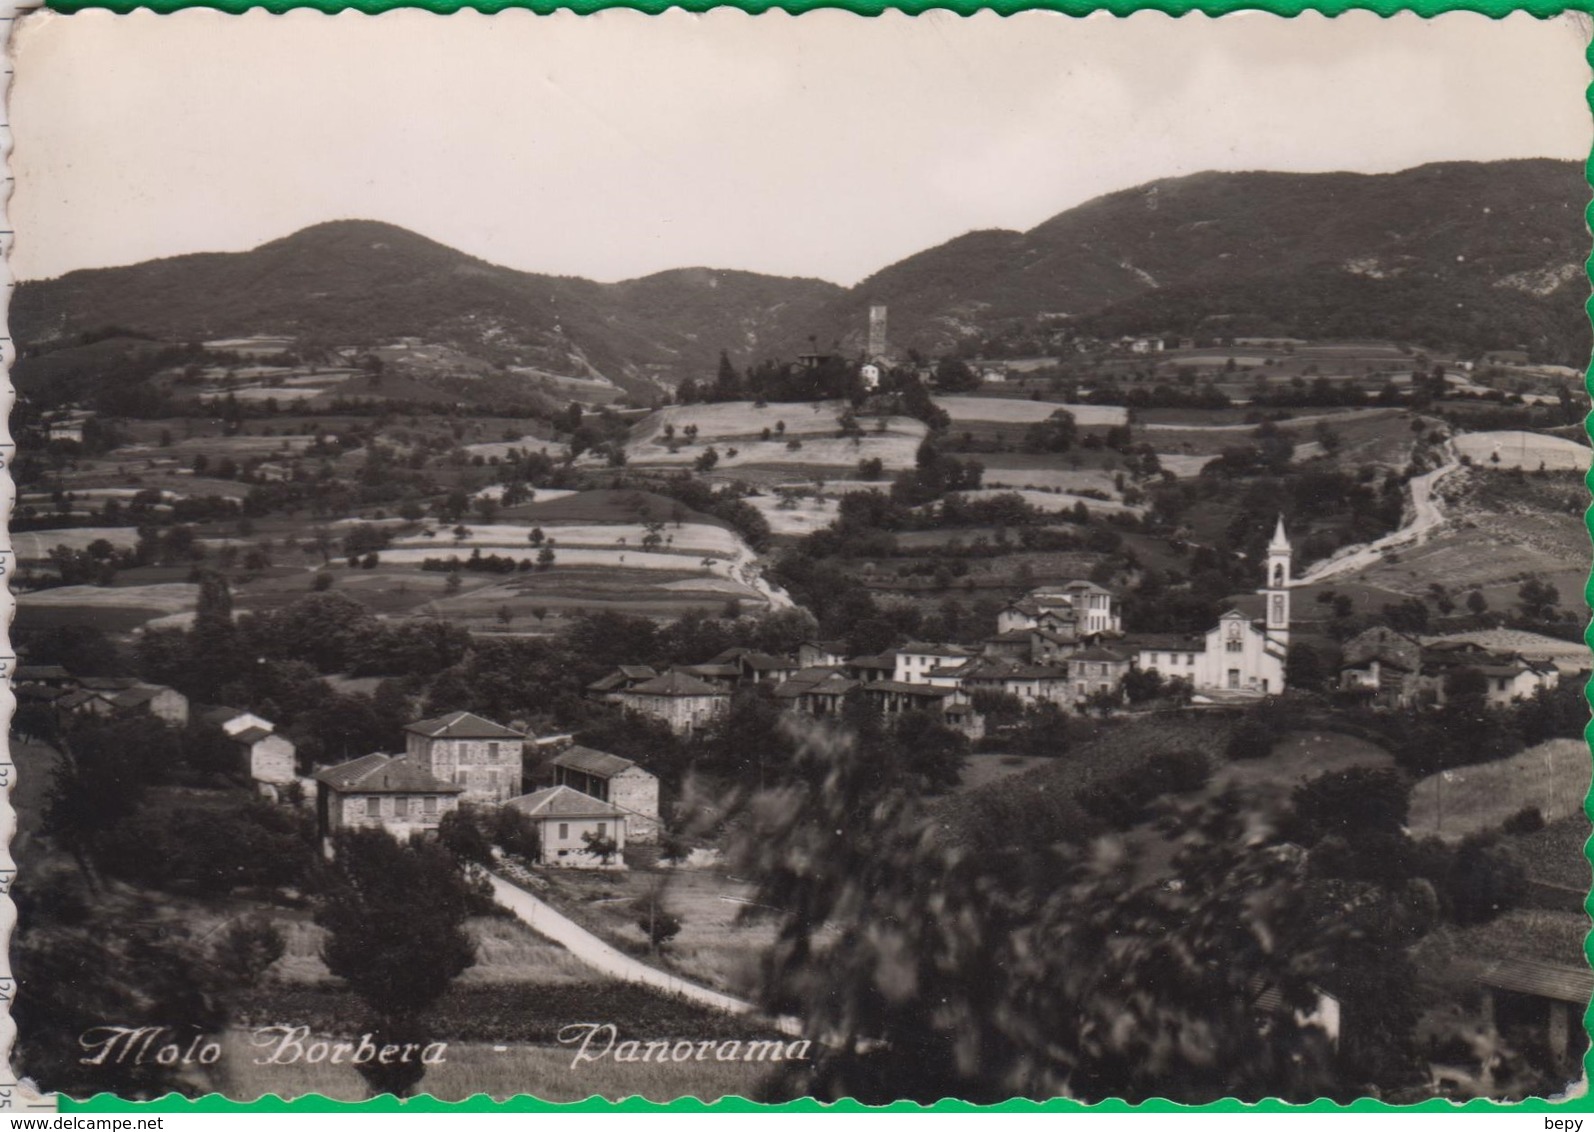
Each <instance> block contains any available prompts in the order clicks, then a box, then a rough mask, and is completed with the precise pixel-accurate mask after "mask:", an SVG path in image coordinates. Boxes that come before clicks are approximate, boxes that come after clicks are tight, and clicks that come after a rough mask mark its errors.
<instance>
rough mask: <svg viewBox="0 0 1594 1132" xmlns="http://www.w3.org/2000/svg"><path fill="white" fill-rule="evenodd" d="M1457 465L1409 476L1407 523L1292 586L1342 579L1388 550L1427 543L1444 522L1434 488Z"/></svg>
mask: <svg viewBox="0 0 1594 1132" xmlns="http://www.w3.org/2000/svg"><path fill="white" fill-rule="evenodd" d="M1460 466H1461V465H1460V464H1458V463H1455V462H1451V463H1448V464H1445V465H1442V466H1441V467H1438V468H1435V469H1434V470H1433V471H1431V472H1428V473H1426V474H1424V475H1420V476H1413V477H1412V479H1411V480H1410V482H1409V483H1408V485H1407V486H1408V487H1410V488H1411V521H1410V522H1409V523H1407V524H1406V525H1405V526H1403V527H1401V528H1400V529H1399V530H1398V531H1394V532H1391V533H1390V534H1387V535H1385V536H1384V537H1383V538H1380V539H1374V540H1373V541H1372V542H1364V543H1361V544H1360V545H1358V546H1347V547H1344V548H1342V549H1341V550H1339V551H1337V552H1336V553H1335V554H1334V555H1333V556H1332V557H1329V558H1325V559H1323V561H1321V562H1319V563H1317V564H1316V565H1314V566H1312V568H1311V569H1309V570H1307V571H1306V572H1305V573H1304V574H1302V575H1301V576H1300V577H1299V578H1297V579H1296V580H1295V584H1296V585H1298V586H1300V585H1311V584H1312V583H1314V582H1326V581H1328V580H1329V579H1330V578H1339V577H1343V576H1344V575H1346V574H1350V573H1354V572H1355V571H1357V570H1365V569H1366V568H1367V567H1369V566H1373V565H1375V564H1377V563H1378V562H1379V561H1381V560H1382V559H1383V557H1384V555H1385V554H1386V553H1387V552H1388V551H1391V550H1394V549H1395V548H1396V547H1401V546H1421V545H1422V544H1423V543H1425V542H1427V541H1428V536H1429V535H1430V534H1431V533H1433V531H1434V530H1435V529H1436V528H1438V527H1439V526H1441V525H1442V524H1443V523H1444V521H1445V513H1444V511H1443V510H1442V509H1441V508H1440V506H1439V503H1438V500H1437V499H1435V498H1434V487H1435V485H1437V484H1438V482H1439V481H1440V480H1441V479H1443V478H1444V477H1445V476H1447V475H1449V474H1450V473H1451V472H1453V471H1455V470H1456V469H1457V468H1459V467H1460Z"/></svg>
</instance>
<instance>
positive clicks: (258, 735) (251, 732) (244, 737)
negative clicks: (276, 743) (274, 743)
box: [232, 727, 276, 747]
mask: <svg viewBox="0 0 1594 1132" xmlns="http://www.w3.org/2000/svg"><path fill="white" fill-rule="evenodd" d="M274 734H276V732H274V731H271V730H268V729H267V728H264V727H245V728H244V729H243V730H242V731H240V732H238V733H237V734H236V735H234V736H233V737H232V741H233V742H234V743H242V744H244V745H245V746H250V747H252V746H254V745H255V744H256V743H258V742H260V740H262V739H268V738H270V737H271V736H272V735H274Z"/></svg>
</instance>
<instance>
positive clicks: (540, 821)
mask: <svg viewBox="0 0 1594 1132" xmlns="http://www.w3.org/2000/svg"><path fill="white" fill-rule="evenodd" d="M504 804H505V805H506V806H513V807H514V808H515V809H517V810H519V811H520V812H521V813H523V814H525V815H526V816H527V817H528V818H530V819H531V820H532V822H533V823H534V824H535V825H536V826H537V846H538V849H537V863H538V864H539V865H557V866H559V867H561V868H571V869H604V868H608V869H623V868H625V860H624V857H623V854H624V852H625V824H626V823H625V819H626V815H625V813H624V811H622V810H621V809H620V808H619V807H617V806H614V805H612V804H610V803H608V802H601V801H599V800H598V799H596V798H593V797H591V796H590V795H587V794H583V793H582V792H581V791H579V790H574V789H571V788H570V787H569V786H550V787H548V788H547V789H546V790H536V791H533V792H532V793H530V794H524V795H522V796H521V797H519V798H511V799H510V800H509V801H508V802H506V803H504ZM600 839H601V840H605V841H613V842H614V844H615V852H614V854H613V855H612V856H610V857H609V858H608V860H605V859H604V858H603V857H601V856H600V855H598V854H597V853H594V852H593V851H592V848H591V844H592V842H593V841H597V840H600Z"/></svg>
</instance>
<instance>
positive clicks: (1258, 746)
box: [1223, 719, 1273, 759]
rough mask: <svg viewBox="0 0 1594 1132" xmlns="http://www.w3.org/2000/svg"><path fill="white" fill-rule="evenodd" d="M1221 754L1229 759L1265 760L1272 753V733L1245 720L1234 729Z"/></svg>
mask: <svg viewBox="0 0 1594 1132" xmlns="http://www.w3.org/2000/svg"><path fill="white" fill-rule="evenodd" d="M1223 753H1224V755H1225V756H1226V757H1227V758H1229V759H1265V758H1267V756H1268V755H1270V754H1272V753H1273V732H1272V731H1270V730H1269V729H1268V728H1266V727H1264V726H1263V725H1262V724H1260V723H1258V722H1257V721H1256V720H1254V719H1247V720H1245V721H1244V722H1243V723H1241V724H1240V726H1239V727H1237V728H1235V729H1234V734H1233V736H1231V737H1230V739H1229V743H1228V746H1227V747H1225V748H1224V750H1223Z"/></svg>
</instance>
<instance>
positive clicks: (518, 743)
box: [404, 711, 526, 804]
mask: <svg viewBox="0 0 1594 1132" xmlns="http://www.w3.org/2000/svg"><path fill="white" fill-rule="evenodd" d="M525 742H526V736H525V734H524V733H523V732H520V731H516V730H514V729H513V728H510V727H505V726H503V725H502V724H499V723H494V722H493V721H492V720H490V719H483V718H482V717H481V716H479V715H473V714H471V713H470V712H468V711H456V712H450V713H449V714H448V715H441V716H438V717H437V718H436V719H423V720H420V721H418V722H416V723H412V724H410V725H409V726H408V727H406V728H405V729H404V753H405V755H407V756H408V757H409V758H410V760H411V761H412V762H413V763H414V764H415V765H416V766H417V767H420V768H421V769H422V770H424V771H426V772H427V773H428V774H431V775H433V776H435V777H436V778H438V779H440V780H442V781H444V782H451V783H453V784H454V785H455V786H458V787H460V788H461V794H460V800H461V801H464V802H483V803H488V804H493V803H497V802H504V801H507V800H508V799H510V798H513V797H515V796H516V795H517V794H519V793H520V790H521V777H522V775H523V774H524V772H525Z"/></svg>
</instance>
